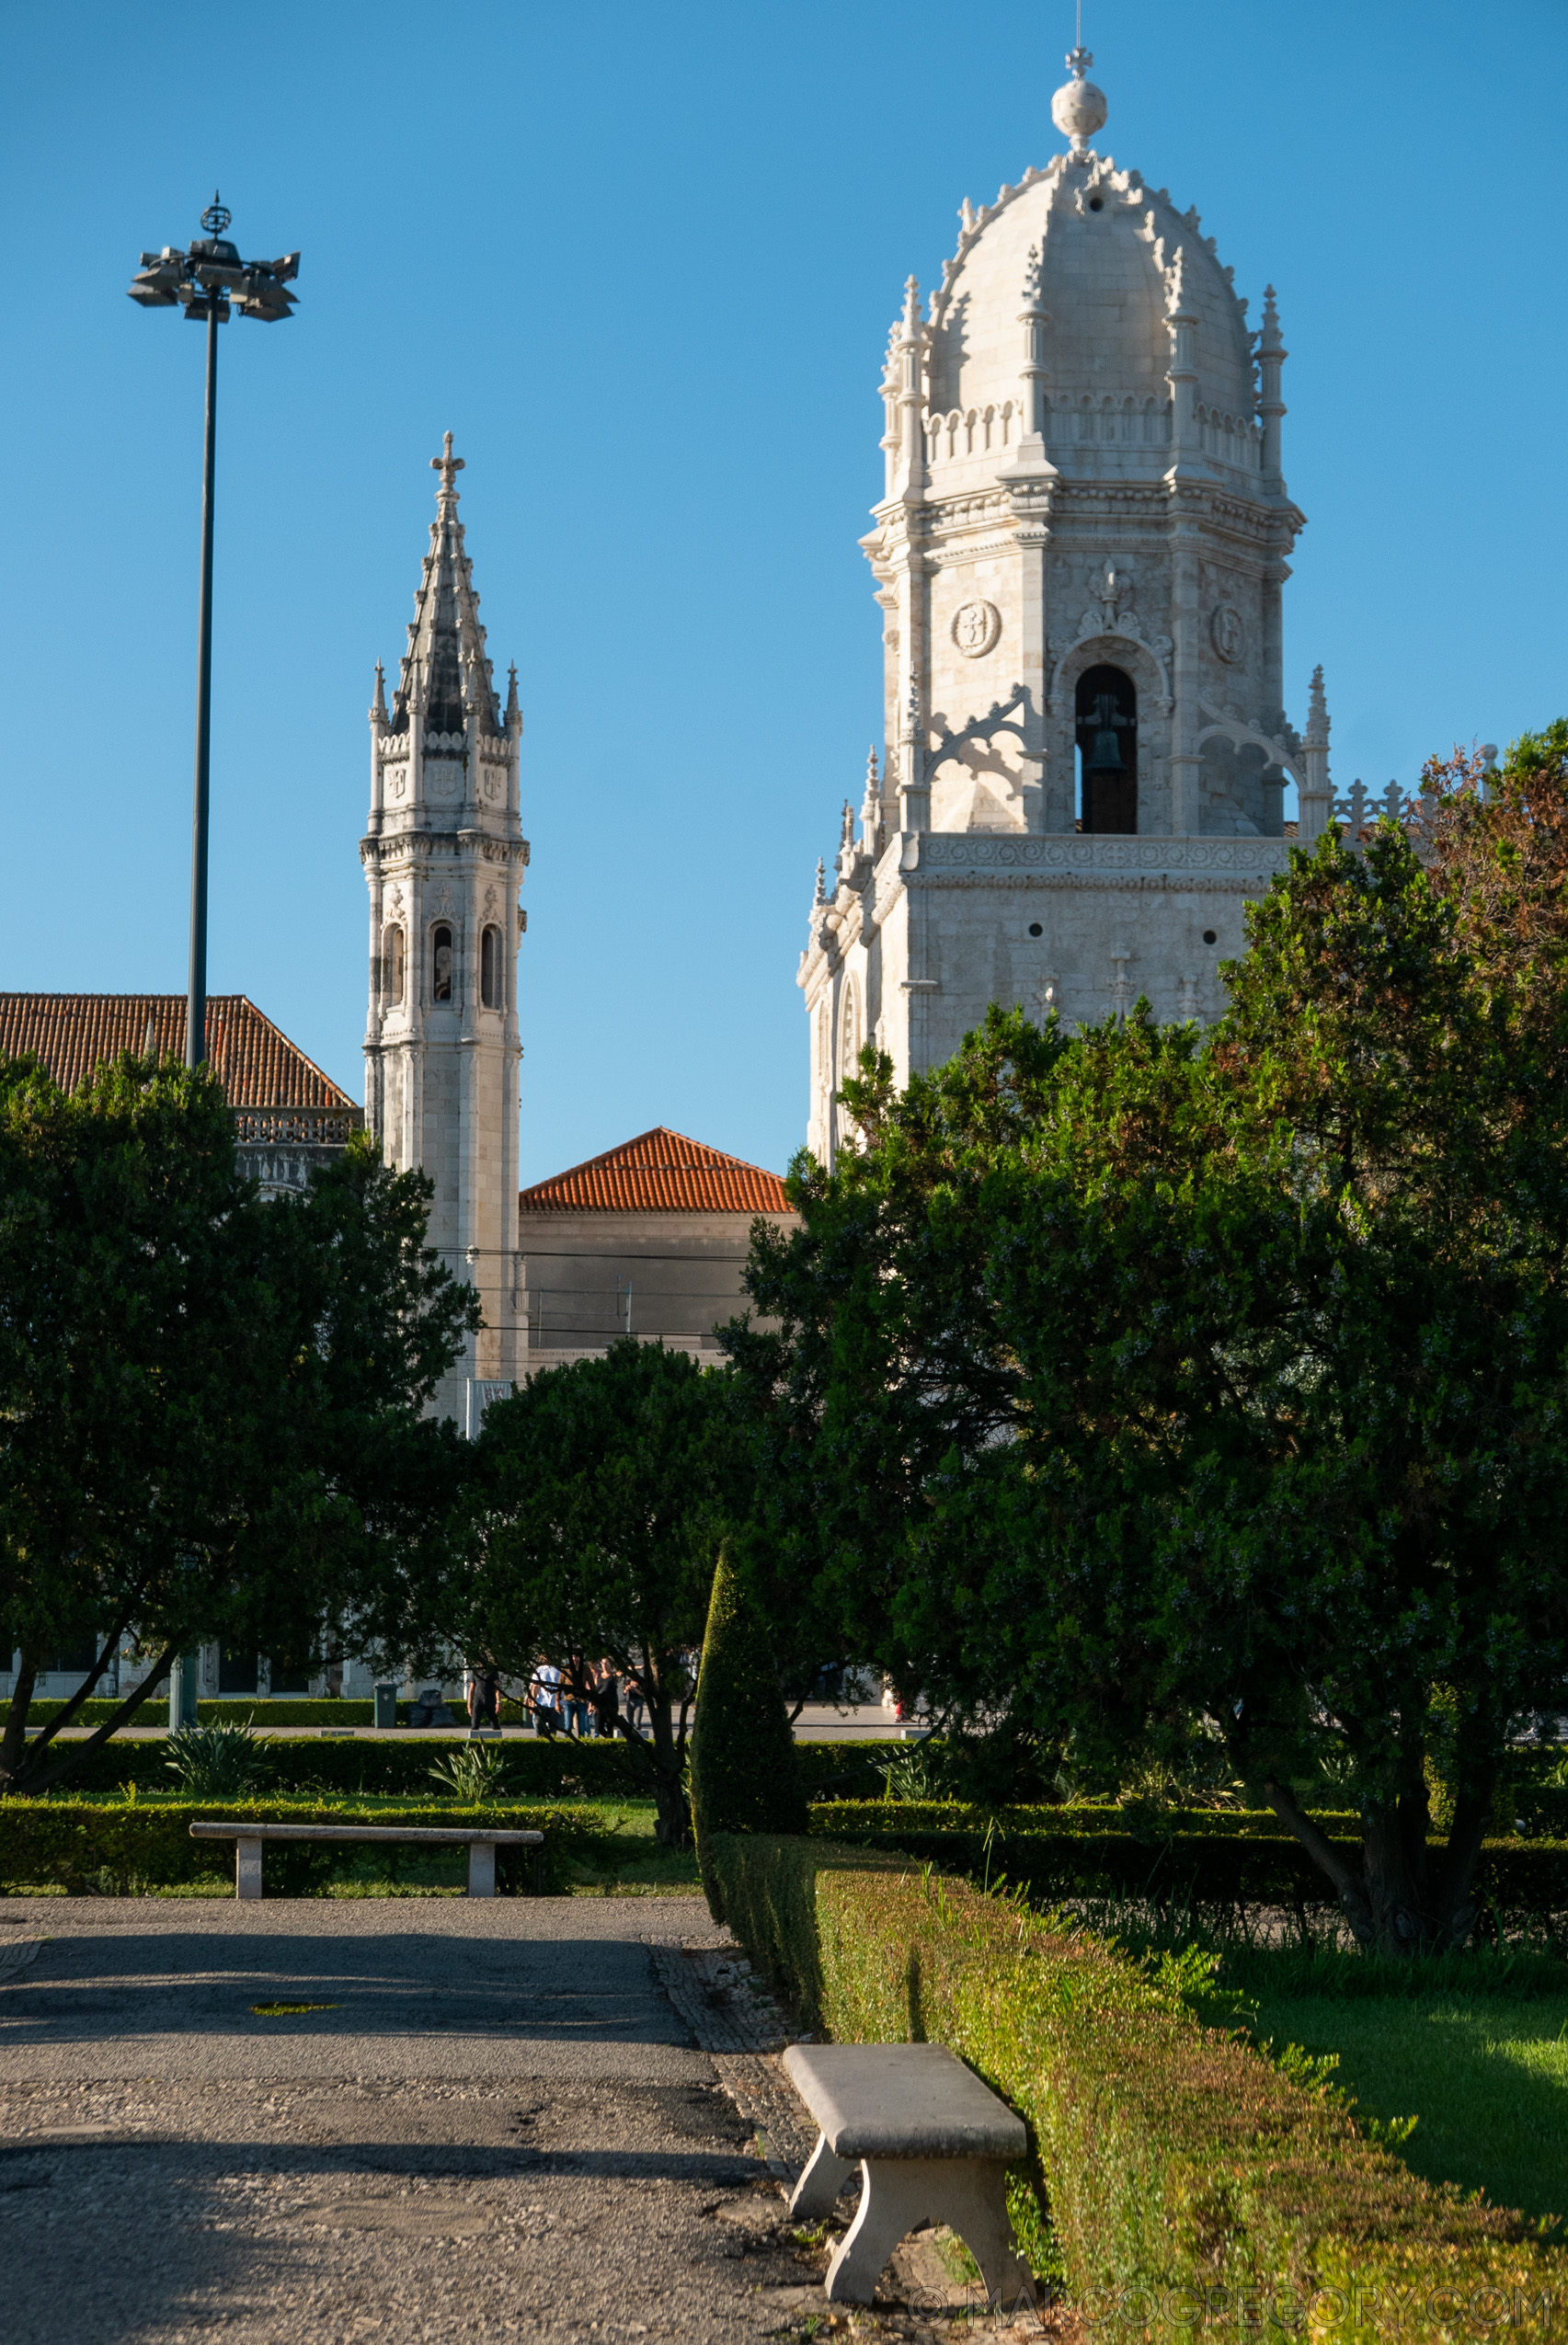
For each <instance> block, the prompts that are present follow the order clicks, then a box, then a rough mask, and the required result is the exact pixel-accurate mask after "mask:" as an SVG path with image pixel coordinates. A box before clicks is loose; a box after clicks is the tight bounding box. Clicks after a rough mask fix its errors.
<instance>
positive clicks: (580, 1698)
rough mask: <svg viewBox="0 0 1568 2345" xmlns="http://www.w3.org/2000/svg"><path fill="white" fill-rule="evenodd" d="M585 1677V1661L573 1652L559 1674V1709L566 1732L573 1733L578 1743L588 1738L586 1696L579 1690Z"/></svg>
mask: <svg viewBox="0 0 1568 2345" xmlns="http://www.w3.org/2000/svg"><path fill="white" fill-rule="evenodd" d="M587 1677H588V1664H587V1663H586V1662H585V1661H584V1660H583V1657H582V1655H581V1654H580V1653H573V1655H572V1657H571V1659H570V1661H569V1662H568V1663H567V1667H566V1669H565V1671H564V1672H563V1673H562V1676H561V1710H562V1713H563V1715H564V1716H565V1718H566V1722H567V1733H568V1734H575V1735H576V1736H577V1738H578V1742H579V1743H583V1742H586V1741H587V1740H588V1698H587V1695H586V1694H585V1693H584V1692H582V1691H581V1690H580V1689H581V1687H583V1686H584V1685H585V1683H586V1681H587Z"/></svg>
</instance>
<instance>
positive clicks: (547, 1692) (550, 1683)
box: [528, 1655, 647, 1742]
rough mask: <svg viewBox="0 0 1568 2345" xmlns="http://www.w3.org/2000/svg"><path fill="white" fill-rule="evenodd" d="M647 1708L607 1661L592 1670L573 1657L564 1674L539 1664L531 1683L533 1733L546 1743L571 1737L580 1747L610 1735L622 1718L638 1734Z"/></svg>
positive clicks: (635, 1686)
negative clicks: (558, 1736)
mask: <svg viewBox="0 0 1568 2345" xmlns="http://www.w3.org/2000/svg"><path fill="white" fill-rule="evenodd" d="M528 1708H529V1711H530V1714H531V1716H532V1720H533V1731H534V1733H536V1734H543V1735H544V1736H545V1737H546V1738H548V1737H549V1736H551V1735H553V1734H569V1735H572V1736H575V1738H576V1739H577V1740H578V1742H583V1741H586V1740H588V1739H589V1737H591V1736H596V1735H603V1736H608V1735H612V1734H614V1733H615V1732H616V1731H617V1723H618V1722H619V1720H620V1719H621V1718H623V1717H624V1719H625V1721H626V1723H627V1725H628V1726H630V1727H631V1729H632V1731H633V1733H637V1734H640V1733H641V1732H642V1725H643V1716H644V1712H645V1711H646V1710H647V1703H646V1702H645V1700H644V1699H643V1690H642V1687H640V1686H639V1685H638V1683H637V1681H636V1679H635V1677H627V1678H626V1679H625V1680H624V1682H623V1680H622V1678H621V1677H620V1676H619V1675H618V1674H617V1672H616V1669H615V1665H614V1664H613V1663H612V1662H611V1661H609V1660H601V1662H600V1663H599V1664H597V1666H596V1665H595V1664H593V1663H592V1662H589V1661H584V1660H582V1659H581V1658H580V1656H576V1655H574V1656H573V1658H572V1660H571V1661H570V1662H569V1664H568V1665H567V1668H566V1669H564V1670H563V1669H561V1668H559V1667H558V1666H557V1664H555V1662H553V1661H542V1662H540V1663H539V1664H538V1665H537V1667H536V1668H535V1670H534V1672H533V1676H532V1678H531V1679H530V1681H529V1687H528Z"/></svg>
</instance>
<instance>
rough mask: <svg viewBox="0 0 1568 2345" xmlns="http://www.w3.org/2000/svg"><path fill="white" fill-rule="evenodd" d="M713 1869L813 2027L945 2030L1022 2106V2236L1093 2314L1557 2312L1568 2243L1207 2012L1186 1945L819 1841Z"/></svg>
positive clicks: (854, 2032) (1260, 2318)
mask: <svg viewBox="0 0 1568 2345" xmlns="http://www.w3.org/2000/svg"><path fill="white" fill-rule="evenodd" d="M713 1861H714V1868H715V1875H716V1877H717V1879H718V1881H719V1882H720V1886H721V1893H722V1897H723V1903H724V1908H725V1914H726V1917H727V1920H728V1922H729V1924H730V1927H732V1929H733V1930H734V1931H735V1934H736V1936H737V1937H738V1939H740V1940H741V1941H742V1943H743V1944H744V1945H745V1946H746V1949H747V1950H748V1952H749V1953H750V1955H751V1957H752V1959H753V1961H754V1962H758V1964H759V1965H760V1966H761V1969H762V1970H763V1971H764V1973H766V1975H767V1977H768V1979H769V1982H770V1984H771V1985H773V1986H774V1987H776V1988H778V1989H780V1990H782V1991H783V1992H784V1994H786V1995H787V1996H790V1997H791V1998H792V2000H793V2001H794V2002H795V2006H796V2008H798V2009H799V2010H800V2012H801V2013H802V2015H803V2017H805V2018H806V2019H807V2020H808V2021H810V2022H811V2023H812V2024H813V2025H814V2026H815V2027H816V2028H818V2029H819V2030H823V2031H825V2032H827V2033H829V2034H830V2035H831V2036H833V2037H835V2038H837V2039H839V2040H840V2041H841V2042H880V2043H903V2042H911V2041H912V2042H927V2041H929V2042H937V2043H946V2044H949V2045H951V2046H952V2048H953V2049H954V2050H955V2051H956V2052H957V2053H959V2054H960V2055H961V2056H962V2057H963V2058H964V2059H965V2060H967V2062H968V2064H969V2065H970V2066H971V2067H972V2068H974V2069H975V2070H976V2071H977V2072H978V2073H979V2075H980V2076H983V2077H984V2078H985V2079H986V2081H987V2082H988V2083H989V2084H990V2085H991V2086H992V2087H993V2088H994V2089H995V2090H996V2091H998V2092H999V2093H1001V2095H1002V2096H1003V2098H1004V2099H1007V2100H1008V2101H1009V2102H1011V2104H1012V2105H1013V2108H1015V2109H1016V2110H1018V2111H1019V2112H1020V2114H1021V2115H1022V2116H1023V2117H1024V2120H1025V2122H1027V2124H1028V2127H1029V2133H1030V2158H1031V2174H1032V2179H1033V2181H1034V2185H1035V2191H1036V2193H1037V2196H1036V2201H1035V2203H1034V2205H1033V2207H1031V2206H1030V2204H1029V2203H1028V2202H1027V2200H1026V2199H1025V2197H1024V2194H1023V2193H1022V2192H1021V2191H1019V2190H1018V2189H1017V2187H1016V2183H1015V2184H1014V2188H1013V2191H1011V2192H1010V2198H1011V2202H1012V2204H1013V2216H1014V2227H1015V2229H1016V2230H1017V2231H1018V2232H1019V2235H1020V2243H1021V2245H1022V2246H1024V2248H1025V2250H1026V2251H1028V2252H1029V2253H1031V2255H1032V2257H1033V2259H1034V2261H1035V2263H1036V2269H1040V2268H1041V2265H1042V2263H1045V2262H1047V2261H1049V2259H1051V2257H1052V2256H1053V2255H1055V2256H1059V2259H1060V2265H1061V2269H1062V2270H1063V2271H1064V2273H1065V2276H1066V2280H1067V2284H1068V2290H1069V2293H1070V2296H1071V2299H1072V2301H1073V2302H1074V2303H1075V2304H1076V2305H1078V2306H1080V2307H1081V2308H1082V2310H1083V2311H1084V2312H1085V2313H1086V2314H1087V2315H1088V2316H1090V2317H1091V2318H1099V2319H1102V2320H1107V2321H1109V2322H1111V2323H1113V2324H1114V2325H1115V2326H1116V2327H1117V2328H1120V2329H1122V2330H1123V2332H1124V2333H1131V2334H1136V2335H1143V2336H1150V2335H1162V2334H1165V2333H1168V2332H1172V2331H1176V2332H1179V2331H1182V2330H1184V2329H1185V2330H1187V2331H1189V2332H1190V2331H1191V2330H1192V2329H1193V2328H1195V2327H1196V2325H1198V2324H1199V2323H1203V2324H1205V2325H1207V2324H1210V2323H1213V2324H1217V2325H1220V2326H1226V2327H1229V2328H1232V2329H1238V2330H1240V2329H1246V2330H1264V2329H1272V2328H1274V2326H1275V2325H1276V2324H1277V2325H1278V2326H1280V2327H1283V2328H1285V2329H1287V2330H1288V2331H1294V2332H1296V2333H1298V2334H1304V2335H1305V2336H1306V2337H1308V2338H1310V2339H1320V2338H1326V2337H1329V2336H1333V2337H1335V2338H1336V2339H1337V2338H1343V2337H1345V2336H1346V2335H1347V2334H1349V2335H1351V2336H1352V2337H1354V2338H1355V2339H1356V2345H1361V2340H1362V2339H1366V2340H1367V2341H1368V2345H1370V2339H1371V2338H1372V2336H1373V2334H1374V2332H1376V2333H1377V2335H1379V2337H1383V2338H1386V2337H1388V2336H1389V2335H1391V2334H1394V2333H1397V2334H1398V2335H1400V2336H1402V2337H1403V2338H1411V2339H1434V2340H1436V2339H1452V2338H1454V2337H1455V2336H1457V2335H1458V2334H1459V2333H1460V2332H1461V2331H1464V2330H1468V2328H1470V2326H1471V2323H1472V2322H1473V2321H1474V2320H1475V2318H1476V2317H1477V2315H1476V2310H1475V2308H1476V2306H1477V2305H1479V2304H1484V2303H1489V2304H1491V2305H1492V2307H1493V2309H1492V2312H1491V2319H1492V2321H1493V2322H1494V2324H1495V2323H1496V2322H1497V2321H1498V2320H1505V2321H1506V2322H1507V2325H1508V2333H1509V2335H1510V2337H1511V2338H1513V2339H1527V2340H1531V2345H1534V2340H1544V2339H1546V2338H1547V2337H1548V2335H1549V2334H1550V2333H1551V2330H1552V2316H1553V2312H1554V2311H1556V2313H1557V2314H1558V2316H1559V2326H1560V2325H1561V2312H1562V2305H1563V2303H1564V2301H1565V2300H1568V2253H1565V2252H1564V2251H1563V2250H1562V2248H1554V2247H1545V2246H1542V2245H1540V2244H1539V2243H1538V2242H1537V2241H1534V2240H1532V2239H1531V2237H1530V2236H1529V2230H1528V2225H1527V2224H1526V2221H1525V2218H1524V2217H1523V2216H1521V2215H1518V2214H1516V2213H1512V2212H1510V2211H1509V2210H1507V2209H1505V2208H1499V2207H1492V2206H1487V2205H1485V2204H1482V2203H1480V2202H1476V2201H1473V2200H1467V2199H1465V2198H1462V2197H1461V2196H1460V2194H1459V2191H1456V2190H1453V2189H1452V2188H1450V2187H1447V2186H1445V2187H1441V2188H1436V2187H1434V2186H1433V2185H1431V2184H1429V2183H1426V2182H1424V2181H1421V2180H1420V2179H1417V2177H1416V2176H1414V2175H1413V2174H1412V2173H1411V2172H1410V2170H1409V2168H1407V2167H1406V2166H1404V2165H1403V2164H1402V2161H1401V2160H1400V2159H1398V2158H1397V2157H1395V2156H1391V2154H1390V2153H1389V2152H1388V2151H1386V2150H1383V2149H1380V2148H1379V2147H1377V2146H1375V2145H1373V2144H1371V2143H1370V2142H1368V2141H1366V2140H1364V2139H1362V2138H1361V2136H1360V2134H1359V2133H1358V2132H1357V2130H1356V2125H1355V2123H1354V2122H1353V2120H1352V2118H1351V2117H1350V2116H1349V2115H1348V2114H1347V2113H1346V2112H1345V2110H1344V2109H1343V2108H1342V2107H1340V2106H1339V2105H1338V2104H1337V2103H1336V2100H1335V2099H1334V2096H1333V2093H1332V2092H1330V2091H1327V2090H1324V2089H1322V2088H1318V2089H1310V2088H1303V2087H1302V2086H1301V2085H1299V2084H1298V2083H1296V2082H1293V2081H1292V2079H1291V2078H1290V2077H1289V2076H1288V2075H1287V2074H1286V2073H1285V2072H1284V2071H1283V2070H1282V2069H1281V2068H1279V2067H1276V2066H1275V2065H1273V2064H1272V2063H1271V2062H1270V2061H1268V2060H1266V2059H1264V2058H1262V2057H1261V2056H1260V2055H1259V2054H1258V2053H1254V2052H1253V2051H1251V2050H1249V2049H1248V2048H1247V2047H1246V2046H1245V2045H1244V2044H1243V2043H1242V2042H1241V2041H1239V2040H1238V2039H1237V2038H1236V2037H1235V2036H1234V2035H1233V2034H1230V2033H1229V2032H1227V2031H1225V2030H1219V2029H1213V2028H1205V2027H1203V2026H1201V2025H1200V2024H1199V2023H1198V2021H1197V2020H1196V2019H1195V2018H1194V2016H1193V2014H1192V2013H1191V2011H1190V2010H1189V2009H1188V2008H1187V2006H1186V2002H1185V1993H1186V1992H1187V1991H1188V1988H1189V1985H1190V1982H1189V1979H1188V1976H1187V1974H1186V1973H1185V1971H1184V1968H1183V1965H1182V1964H1181V1963H1179V1962H1176V1961H1174V1960H1173V1958H1172V1957H1170V1956H1166V1957H1165V1958H1164V1959H1163V1961H1162V1963H1161V1964H1160V1965H1159V1966H1158V1967H1156V1966H1154V1965H1153V1964H1152V1963H1145V1964H1139V1963H1136V1962H1132V1961H1130V1960H1129V1959H1128V1958H1127V1956H1126V1955H1125V1954H1123V1953H1122V1952H1120V1951H1119V1950H1117V1949H1116V1947H1115V1946H1113V1945H1110V1944H1107V1943H1105V1942H1104V1941H1102V1940H1098V1939H1094V1938H1093V1937H1091V1936H1088V1935H1087V1934H1081V1933H1073V1934H1068V1933H1066V1932H1065V1931H1063V1930H1061V1929H1059V1928H1056V1927H1052V1925H1051V1923H1050V1922H1049V1921H1047V1920H1043V1919H1040V1918H1037V1917H1036V1916H1032V1915H1030V1914H1028V1913H1026V1912H1024V1911H1021V1910H1020V1909H1019V1908H1018V1907H1017V1906H1016V1905H1013V1903H1011V1902H1010V1901H1007V1900H1004V1899H1001V1898H997V1897H994V1896H993V1897H987V1896H984V1895H982V1894H981V1893H979V1891H977V1890H975V1889H974V1888H973V1887H972V1886H969V1885H967V1884H964V1883H957V1882H946V1881H943V1880H940V1879H936V1878H928V1879H926V1880H923V1881H922V1880H917V1879H915V1878H912V1877H911V1876H910V1874H909V1873H908V1871H907V1870H905V1871H904V1872H903V1873H901V1874H900V1873H899V1872H898V1870H897V1869H896V1867H895V1865H894V1863H893V1862H892V1860H890V1859H887V1858H886V1857H884V1858H881V1859H877V1858H876V1857H873V1858H871V1859H866V1858H865V1857H864V1856H860V1855H857V1853H856V1852H855V1851H853V1850H851V1849H848V1848H844V1847H831V1846H830V1845H828V1844H826V1843H824V1842H822V1841H820V1840H818V1839H815V1838H808V1839H804V1840H801V1839H795V1840H778V1839H768V1838H764V1837H763V1836H760V1835H757V1836H739V1835H737V1836H722V1837H719V1838H717V1839H715V1847H714V1858H713ZM1042 2207H1044V2208H1045V2209H1047V2210H1048V2216H1049V2223H1050V2226H1051V2231H1052V2232H1053V2233H1054V2239H1052V2240H1050V2241H1049V2242H1048V2244H1047V2235H1046V2234H1045V2233H1044V2231H1043V2228H1042V2227H1041V2226H1040V2211H1041V2208H1042ZM1031 2218H1032V2219H1031ZM1334 2291H1340V2292H1343V2294H1341V2295H1339V2296H1337V2297H1336V2296H1335V2294H1333V2292H1334ZM1485 2291H1502V2292H1504V2293H1503V2310H1502V2311H1501V2312H1498V2311H1497V2309H1496V2299H1495V2298H1494V2297H1492V2298H1487V2297H1485V2296H1483V2294H1482V2292H1485ZM1347 2315H1348V2317H1347Z"/></svg>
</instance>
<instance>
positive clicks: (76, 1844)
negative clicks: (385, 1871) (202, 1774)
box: [0, 1800, 625, 1897]
mask: <svg viewBox="0 0 1568 2345" xmlns="http://www.w3.org/2000/svg"><path fill="white" fill-rule="evenodd" d="M199 1816H200V1817H204V1818H206V1819H208V1820H210V1821H211V1822H212V1823H247V1822H254V1823H257V1824H346V1823H354V1822H359V1823H364V1824H381V1825H419V1826H428V1825H430V1824H431V1823H433V1822H435V1821H436V1819H435V1818H433V1817H432V1815H431V1813H430V1811H429V1808H428V1807H423V1806H421V1807H417V1808H405V1809H389V1808H373V1809H372V1808H364V1809H355V1808H354V1807H352V1806H342V1805H339V1806H337V1807H323V1806H321V1805H320V1804H319V1803H317V1802H310V1801H301V1800H182V1801H178V1802H170V1803H169V1804H168V1805H166V1806H164V1805H160V1806H158V1807H142V1806H140V1805H138V1804H136V1803H134V1802H131V1801H122V1802H116V1803H115V1804H114V1805H113V1806H104V1805H101V1804H97V1803H94V1802H87V1801H80V1802H78V1801H74V1800H7V1801H6V1802H0V1891H4V1892H5V1893H7V1894H9V1893H12V1892H13V1890H15V1889H16V1888H18V1887H20V1886H23V1885H25V1886H27V1887H32V1888H40V1887H45V1886H48V1887H54V1888H60V1889H65V1890H69V1891H72V1892H75V1893H80V1892H82V1891H85V1890H93V1889H96V1890H100V1891H108V1892H109V1893H126V1892H129V1891H133V1890H135V1889H137V1888H160V1889H166V1888H178V1887H180V1886H182V1885H184V1884H186V1883H189V1882H197V1881H212V1880H228V1881H232V1880H233V1879H234V1870H235V1852H234V1844H233V1842H232V1841H227V1840H193V1839H192V1838H191V1836H190V1825H191V1823H192V1821H193V1820H194V1819H195V1818H196V1817H199ZM440 1821H441V1823H442V1824H475V1825H477V1824H491V1825H500V1826H502V1827H503V1828H505V1829H507V1830H513V1831H524V1832H543V1834H544V1847H542V1848H516V1849H508V1848H498V1850H497V1852H496V1860H497V1878H498V1885H499V1886H500V1887H502V1888H503V1889H506V1890H509V1891H510V1892H512V1893H533V1894H545V1893H550V1892H551V1891H553V1890H556V1889H559V1888H562V1887H564V1886H565V1884H566V1881H567V1877H568V1874H569V1869H570V1866H571V1864H572V1862H573V1861H574V1859H579V1858H581V1857H583V1856H585V1855H587V1854H589V1853H590V1852H592V1851H593V1850H595V1849H597V1848H599V1847H608V1846H610V1845H611V1844H612V1843H613V1844H614V1846H615V1847H617V1848H618V1849H619V1850H622V1851H624V1847H625V1843H624V1840H622V1841H615V1836H613V1835H612V1834H607V1833H603V1832H601V1831H598V1830H596V1828H595V1827H596V1825H597V1819H596V1817H595V1816H594V1814H593V1812H592V1810H591V1809H588V1810H583V1809H578V1810H573V1809H569V1808H541V1807H521V1806H516V1805H513V1804H511V1803H506V1802H499V1801H496V1802H486V1805H485V1806H483V1807H459V1806H457V1805H455V1804H453V1805H451V1806H447V1807H444V1808H443V1809H442V1811H441V1816H440ZM363 1846H364V1844H362V1843H360V1844H356V1843H355V1842H352V1841H344V1842H341V1843H339V1844H338V1845H337V1846H332V1845H330V1844H326V1845H322V1844H316V1845H312V1844H311V1843H309V1842H300V1843H292V1844H291V1843H289V1842H287V1841H284V1842H280V1843H279V1844H278V1845H277V1846H275V1847H269V1848H268V1849H267V1852H266V1857H265V1875H264V1877H265V1880H266V1882H267V1887H268V1890H269V1893H270V1894H272V1895H274V1896H280V1897H299V1896H307V1895H309V1894H310V1893H312V1892H313V1891H315V1890H319V1889H320V1888H321V1887H322V1886H323V1885H324V1883H325V1882H327V1881H329V1880H331V1878H332V1877H333V1875H334V1874H335V1873H338V1872H342V1871H346V1870H348V1869H349V1867H350V1866H351V1865H352V1863H353V1862H354V1859H355V1858H356V1856H358V1855H359V1854H361V1853H362V1848H363ZM417 1853H418V1844H406V1845H405V1846H404V1847H402V1848H400V1849H399V1848H397V1847H388V1848H387V1849H386V1850H385V1851H384V1854H385V1855H386V1857H387V1858H388V1859H390V1862H391V1870H392V1877H393V1879H394V1880H395V1879H396V1878H397V1876H398V1871H399V1868H400V1865H401V1864H404V1863H406V1861H407V1860H408V1859H410V1858H412V1857H414V1856H415V1855H416V1854H417Z"/></svg>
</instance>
